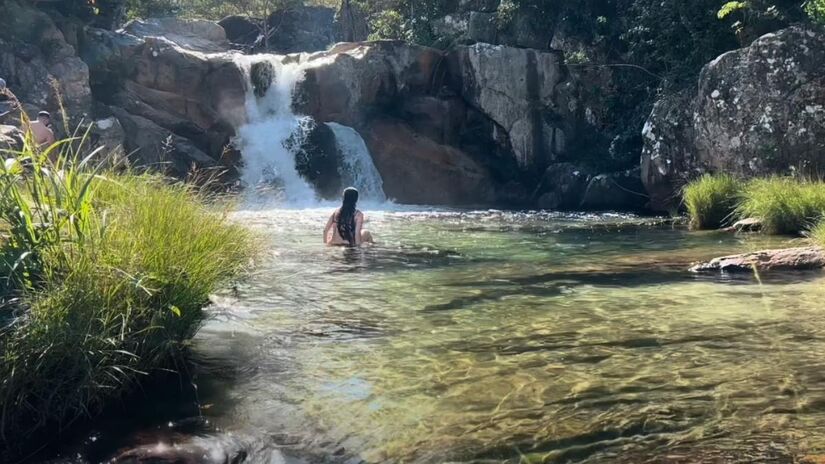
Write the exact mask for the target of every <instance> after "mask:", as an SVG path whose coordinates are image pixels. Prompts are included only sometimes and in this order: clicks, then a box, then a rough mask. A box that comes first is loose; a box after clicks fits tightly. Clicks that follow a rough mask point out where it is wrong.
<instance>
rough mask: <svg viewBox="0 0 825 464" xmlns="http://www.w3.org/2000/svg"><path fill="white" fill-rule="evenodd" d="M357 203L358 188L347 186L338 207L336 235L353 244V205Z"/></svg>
mask: <svg viewBox="0 0 825 464" xmlns="http://www.w3.org/2000/svg"><path fill="white" fill-rule="evenodd" d="M357 203H358V190H356V189H354V188H352V187H349V188H347V189H346V190H344V201H343V202H342V204H341V207H340V208H338V221H336V222H337V223H338V235H340V236H341V238H342V239H344V240H346V241H347V242H349V244H350V246H355V245H356V244H357V243H356V241H355V205H356V204H357Z"/></svg>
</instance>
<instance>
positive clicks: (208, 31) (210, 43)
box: [123, 17, 229, 53]
mask: <svg viewBox="0 0 825 464" xmlns="http://www.w3.org/2000/svg"><path fill="white" fill-rule="evenodd" d="M123 30H124V31H125V32H126V33H128V34H131V35H134V36H136V37H140V38H144V39H145V38H148V37H155V38H163V39H165V40H168V41H169V42H171V43H173V44H175V45H177V46H179V47H181V48H185V49H187V50H193V51H198V52H209V53H217V52H224V51H226V50H228V49H229V42H228V41H227V39H226V31H225V30H224V28H223V27H221V25H220V24H218V23H216V22H214V21H207V20H205V19H184V18H178V17H170V18H148V19H136V20H132V21H129V22H128V23H126V25H125V26H124V27H123Z"/></svg>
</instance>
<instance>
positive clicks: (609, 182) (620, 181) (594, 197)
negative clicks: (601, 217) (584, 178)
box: [579, 169, 648, 211]
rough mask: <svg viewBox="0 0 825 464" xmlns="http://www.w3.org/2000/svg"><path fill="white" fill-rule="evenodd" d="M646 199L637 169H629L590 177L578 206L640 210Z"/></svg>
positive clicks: (643, 206)
mask: <svg viewBox="0 0 825 464" xmlns="http://www.w3.org/2000/svg"><path fill="white" fill-rule="evenodd" d="M647 201H648V197H647V195H646V194H645V191H644V186H643V185H642V182H641V179H640V178H639V169H631V170H628V171H621V172H614V173H610V174H600V175H598V176H595V177H593V178H592V179H590V183H589V184H588V185H587V190H585V192H584V197H583V198H582V200H581V203H580V204H579V207H580V208H582V209H585V210H595V211H599V210H602V211H604V210H616V211H641V210H644V209H645V205H646V204H647Z"/></svg>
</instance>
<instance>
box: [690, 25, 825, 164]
mask: <svg viewBox="0 0 825 464" xmlns="http://www.w3.org/2000/svg"><path fill="white" fill-rule="evenodd" d="M823 62H825V32H823V31H821V30H816V31H814V30H807V29H803V28H801V27H792V28H789V29H785V30H782V31H779V32H777V33H774V34H768V35H765V36H763V37H762V38H760V39H758V40H756V41H754V42H753V43H752V44H751V45H750V46H749V47H746V48H743V49H741V50H736V51H732V52H728V53H725V54H724V55H722V56H720V57H719V58H717V59H715V60H714V61H712V62H710V63H709V64H708V65H707V66H705V68H704V69H703V70H702V74H701V77H700V79H699V93H698V95H697V97H696V114H695V116H694V121H693V125H694V130H695V131H696V139H695V140H696V154H697V156H698V158H699V161H700V162H701V163H703V164H705V165H707V166H708V167H709V168H711V169H716V170H725V171H727V172H733V173H736V174H741V175H745V176H757V175H765V174H770V173H776V172H787V171H788V170H789V169H794V168H805V169H810V170H812V171H813V172H820V170H821V169H822V168H823V167H825V67H823V66H822V64H823Z"/></svg>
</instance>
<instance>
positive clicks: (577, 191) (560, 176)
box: [533, 163, 591, 210]
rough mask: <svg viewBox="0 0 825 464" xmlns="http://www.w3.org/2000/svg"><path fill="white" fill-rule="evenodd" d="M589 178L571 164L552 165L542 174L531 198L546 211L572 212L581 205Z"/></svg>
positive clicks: (583, 171)
mask: <svg viewBox="0 0 825 464" xmlns="http://www.w3.org/2000/svg"><path fill="white" fill-rule="evenodd" d="M590 178H591V176H590V175H589V174H588V173H587V172H586V171H585V170H583V169H582V168H580V167H578V166H576V165H574V164H572V163H557V164H552V165H550V167H548V168H547V170H546V171H545V172H544V175H543V176H542V178H541V180H540V181H539V186H538V188H537V189H536V191H535V193H534V194H533V197H534V198H535V199H536V206H537V207H538V208H539V209H546V210H572V209H577V208H579V205H581V202H582V198H583V197H584V192H585V190H586V189H587V186H588V184H589V183H590Z"/></svg>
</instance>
